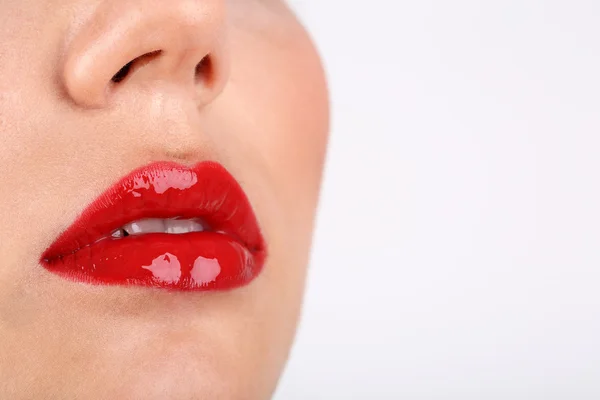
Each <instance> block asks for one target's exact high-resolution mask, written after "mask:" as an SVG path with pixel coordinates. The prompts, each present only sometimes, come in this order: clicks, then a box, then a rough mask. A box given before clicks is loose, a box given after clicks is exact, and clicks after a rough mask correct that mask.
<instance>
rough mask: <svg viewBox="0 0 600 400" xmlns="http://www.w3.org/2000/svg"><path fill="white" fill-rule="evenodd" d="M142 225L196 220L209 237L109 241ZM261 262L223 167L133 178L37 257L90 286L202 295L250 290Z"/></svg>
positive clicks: (152, 168)
mask: <svg viewBox="0 0 600 400" xmlns="http://www.w3.org/2000/svg"><path fill="white" fill-rule="evenodd" d="M145 218H162V219H170V218H178V219H200V220H202V221H203V222H204V223H206V224H207V226H208V227H209V229H207V230H205V231H202V232H188V233H182V234H170V233H146V234H140V235H133V236H125V237H113V236H112V235H111V233H113V232H115V231H116V230H118V229H119V228H120V227H122V226H124V225H126V224H127V223H130V222H133V221H138V220H143V219H145ZM265 256H266V249H265V243H264V240H263V237H262V235H261V233H260V229H259V226H258V223H257V220H256V217H255V215H254V213H253V211H252V207H251V206H250V203H249V201H248V199H247V197H246V195H245V193H244V192H243V190H242V188H241V187H240V185H239V184H238V183H237V182H236V180H235V179H234V178H233V176H231V174H229V172H227V170H226V169H225V168H224V167H223V166H221V165H220V164H218V163H215V162H210V161H209V162H202V163H200V164H198V165H196V166H194V167H193V168H189V167H185V166H182V165H179V164H175V163H168V162H161V163H154V164H151V165H148V166H146V167H143V168H140V169H138V170H136V171H133V172H132V173H131V174H129V175H127V176H126V177H124V178H122V179H121V180H120V181H119V182H118V183H116V184H115V185H114V186H112V187H111V188H110V189H109V190H107V191H106V192H105V193H104V194H103V195H101V196H100V197H99V198H98V199H97V200H96V201H94V203H93V204H91V205H90V206H89V207H88V208H87V209H85V210H84V211H83V213H82V214H81V216H80V217H79V218H78V219H77V221H75V223H73V225H72V226H71V227H70V228H68V229H67V230H66V231H65V232H64V233H62V234H61V235H60V237H59V238H58V239H57V240H56V241H55V242H54V243H53V244H52V245H51V246H50V247H49V248H48V249H47V250H46V251H45V252H44V254H43V255H42V257H41V263H42V265H43V266H44V267H46V268H47V269H48V270H49V271H51V272H54V273H57V274H59V275H60V276H63V277H66V278H68V279H72V280H76V281H81V282H87V283H92V284H104V285H136V286H150V287H161V288H167V289H174V290H188V291H192V290H193V291H205V290H225V289H232V288H235V287H239V286H243V285H246V284H248V283H250V281H252V280H253V279H254V278H255V277H256V276H257V275H258V274H259V273H260V271H261V269H262V266H263V263H264V260H265Z"/></svg>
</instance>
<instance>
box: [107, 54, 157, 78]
mask: <svg viewBox="0 0 600 400" xmlns="http://www.w3.org/2000/svg"><path fill="white" fill-rule="evenodd" d="M160 53H162V50H156V51H151V52H150V53H146V54H144V55H141V56H139V57H137V58H134V59H133V60H131V61H129V62H128V63H127V64H125V65H124V66H123V67H122V68H121V69H120V70H119V71H118V72H117V73H116V74H114V75H113V77H112V78H111V81H112V82H113V83H119V82H122V81H123V80H125V78H127V77H128V76H129V75H131V73H132V72H133V71H134V69H136V70H137V69H139V68H141V67H143V66H144V65H146V64H148V63H149V62H150V61H151V60H153V59H154V58H156V57H158V56H159V55H160Z"/></svg>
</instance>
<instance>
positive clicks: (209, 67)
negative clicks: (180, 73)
mask: <svg viewBox="0 0 600 400" xmlns="http://www.w3.org/2000/svg"><path fill="white" fill-rule="evenodd" d="M213 69H214V68H213V61H212V57H211V55H210V54H207V55H205V56H204V57H203V58H202V60H200V62H199V63H198V64H196V73H195V76H196V82H197V83H204V84H208V85H210V83H211V82H212V80H213V74H214V71H213Z"/></svg>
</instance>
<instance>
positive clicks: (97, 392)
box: [0, 0, 328, 400]
mask: <svg viewBox="0 0 600 400" xmlns="http://www.w3.org/2000/svg"><path fill="white" fill-rule="evenodd" d="M207 55H208V58H205V57H206V56H207ZM202 59H205V61H204V62H203V63H200V61H201V60H202ZM132 60H136V61H135V62H133V63H132V65H131V68H130V69H129V71H128V73H127V74H126V75H125V77H124V79H122V80H120V79H116V80H117V81H118V82H117V83H115V82H113V81H112V80H111V78H112V77H113V76H114V75H115V74H116V73H117V72H118V71H119V70H120V69H121V68H122V67H124V66H125V65H127V64H128V63H129V62H130V61H132ZM207 60H208V61H207ZM199 63H200V66H198V65H199ZM327 101H328V100H327V92H326V85H325V79H324V74H323V70H322V67H321V63H320V60H319V57H318V55H317V53H316V51H315V49H314V47H313V45H312V43H311V41H310V40H309V38H308V36H307V34H306V32H305V31H304V29H303V28H302V27H301V25H300V24H299V23H298V21H297V20H296V18H295V17H294V15H293V14H292V13H291V12H290V10H289V9H288V8H287V6H286V5H285V4H284V3H283V2H281V1H279V0H223V1H219V0H170V1H164V0H3V1H1V2H0V140H1V146H0V170H1V173H0V188H1V190H0V398H1V399H15V400H16V399H86V400H88V399H89V400H92V399H235V400H238V399H239V400H254V399H268V398H270V397H271V395H272V393H273V390H274V388H275V385H276V383H277V380H278V378H279V375H280V373H281V370H282V368H283V366H284V364H285V361H286V359H287V356H288V351H289V348H290V345H291V342H292V340H293V336H294V332H295V328H296V323H297V319H298V315H299V311H300V305H301V298H302V293H303V286H304V279H305V272H306V267H307V261H308V254H309V249H310V243H311V235H312V230H313V219H314V215H315V207H316V204H317V199H318V192H319V186H320V180H321V171H322V166H323V159H324V154H325V148H326V142H327V132H328V105H327ZM159 160H167V161H176V162H179V163H182V164H184V165H194V164H196V163H197V162H199V161H202V160H215V161H218V162H220V163H221V164H223V165H224V166H225V167H226V168H227V169H228V170H229V171H230V172H231V173H232V174H233V175H234V176H235V177H236V179H237V180H238V181H239V182H240V184H241V185H242V187H243V189H244V190H245V191H246V194H247V195H248V197H249V199H250V202H251V204H252V206H253V208H254V209H255V212H256V215H257V218H258V220H259V223H260V225H261V228H262V230H263V234H264V236H265V239H266V241H267V244H268V248H269V257H268V260H267V262H266V265H265V268H264V271H263V273H262V274H261V275H260V276H259V277H258V278H257V279H256V280H255V281H254V282H253V283H252V284H251V285H249V286H247V287H244V288H241V289H239V290H235V291H230V292H221V293H189V292H170V291H165V290H157V289H148V288H140V287H116V286H90V285H86V284H82V283H77V282H71V281H67V280H64V279H62V278H60V277H58V276H56V275H54V274H51V273H49V272H47V271H46V270H45V269H44V268H42V267H41V266H40V264H39V258H40V255H41V254H42V252H43V251H44V250H45V249H46V248H47V247H48V246H49V245H50V244H51V243H52V242H53V241H54V240H55V239H56V237H57V236H58V235H59V234H60V233H61V232H62V231H63V230H64V229H65V228H67V227H68V226H69V225H70V224H71V223H72V222H73V221H74V220H75V219H76V217H77V216H78V214H79V213H80V212H81V211H82V210H83V209H84V208H85V207H86V206H87V205H88V204H89V203H91V202H92V201H93V200H94V198H95V197H96V196H98V195H99V194H100V193H102V192H103V191H104V190H105V189H106V188H107V187H109V186H110V185H111V184H112V183H114V182H116V181H117V180H118V179H119V178H120V177H121V176H123V175H125V174H127V173H128V172H130V171H131V170H133V169H135V168H137V167H139V166H142V165H145V164H148V163H150V162H153V161H159Z"/></svg>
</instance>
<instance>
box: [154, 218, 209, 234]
mask: <svg viewBox="0 0 600 400" xmlns="http://www.w3.org/2000/svg"><path fill="white" fill-rule="evenodd" d="M164 222H165V228H166V232H167V233H174V234H181V233H189V232H202V231H203V230H204V226H202V224H201V223H199V222H198V221H195V220H193V219H167V220H165V221H164Z"/></svg>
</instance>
